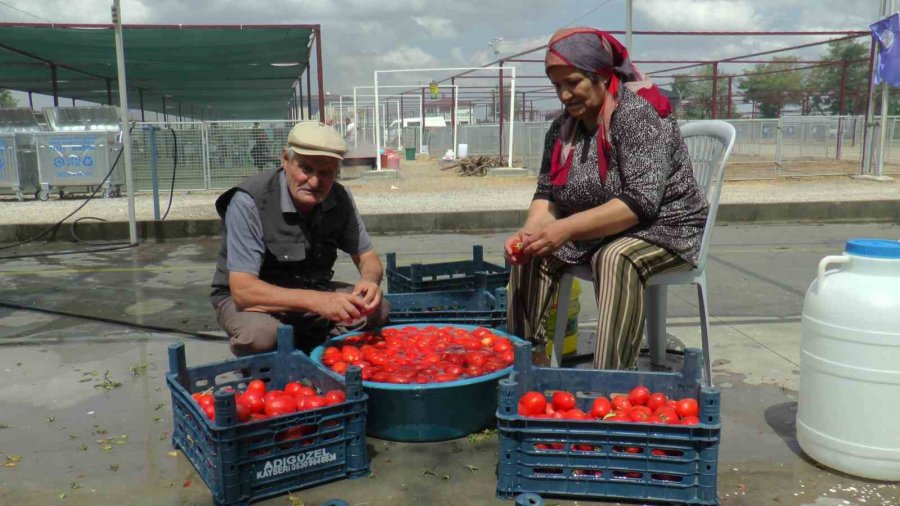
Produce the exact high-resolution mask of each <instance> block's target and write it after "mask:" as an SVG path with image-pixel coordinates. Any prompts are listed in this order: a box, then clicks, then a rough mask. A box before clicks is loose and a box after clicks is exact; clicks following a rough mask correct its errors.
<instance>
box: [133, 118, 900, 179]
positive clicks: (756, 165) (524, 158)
mask: <svg viewBox="0 0 900 506" xmlns="http://www.w3.org/2000/svg"><path fill="white" fill-rule="evenodd" d="M898 120H900V118H897V117H891V118H889V119H888V121H887V130H886V132H885V137H886V143H885V165H884V173H885V174H886V175H898V174H900V138H898V137H900V129H898V128H896V126H897V122H898ZM728 121H729V122H730V123H731V124H732V125H734V127H735V129H736V130H737V139H736V141H735V147H734V151H733V153H732V156H731V160H730V162H729V167H728V170H727V172H726V174H727V175H728V179H731V180H737V179H766V178H775V177H785V176H788V177H799V176H821V175H850V174H858V173H859V166H860V157H861V156H862V143H863V132H864V119H863V118H862V117H859V116H840V117H839V116H797V117H792V116H788V117H784V118H779V119H733V120H728ZM292 126H293V122H291V121H283V120H273V121H218V122H217V121H207V122H181V123H153V122H146V123H136V124H135V127H134V129H133V130H132V143H133V144H132V146H133V149H132V156H133V160H134V174H135V183H136V188H137V189H138V190H139V191H149V190H151V189H152V188H153V171H154V166H155V171H156V178H157V184H158V187H159V188H160V190H165V189H168V188H169V186H170V185H171V184H172V178H173V173H174V180H175V189H177V190H197V189H226V188H230V187H231V186H234V185H235V184H237V183H238V182H240V181H241V180H242V179H244V178H245V177H247V176H249V175H251V174H255V173H257V172H259V171H261V170H264V169H267V168H271V167H275V166H277V165H278V164H280V156H281V148H282V146H283V144H284V142H285V141H286V139H287V135H288V132H289V131H290V128H291V127H292ZM549 127H550V122H534V123H522V122H517V123H516V124H515V126H514V134H513V135H514V137H513V164H514V166H521V167H525V168H527V169H529V170H531V171H532V172H534V173H537V172H538V171H539V170H540V164H541V158H542V156H543V149H544V136H545V135H546V133H547V130H548V129H549ZM504 130H507V125H504ZM507 132H508V130H507ZM507 132H504V136H503V152H504V154H505V152H506V150H507V149H508V144H507V143H508V142H509V138H508V137H507V135H508V133H507ZM373 133H374V130H373V128H371V127H368V128H361V129H360V131H359V132H358V135H359V139H360V140H359V142H360V145H363V144H370V143H371V142H372V140H373V139H372V138H373V137H374V134H373ZM396 135H397V134H396V130H395V131H394V132H392V134H391V137H390V140H391V143H390V144H388V147H389V148H391V149H395V148H396V142H397V137H396ZM400 135H401V137H400V139H401V145H402V146H404V147H416V150H417V152H420V153H421V152H423V151H422V150H420V149H419V127H418V126H411V127H406V128H403V129H402V130H401V133H400ZM457 136H458V144H466V145H467V148H468V153H469V154H470V155H497V154H498V153H499V152H500V132H499V127H498V125H497V124H479V125H460V126H459V127H458V129H457ZM879 136H880V123H878V125H877V126H876V128H875V129H874V134H873V139H874V145H875V146H876V148H877V145H878V142H877V141H878V138H879ZM422 141H423V144H424V148H425V152H427V153H429V154H430V155H431V156H432V157H436V158H437V157H441V156H443V155H444V153H446V152H447V150H449V149H452V148H453V129H452V128H451V127H443V128H430V127H427V128H425V131H424V132H423V134H422ZM348 142H349V143H350V144H351V145H352V142H353V139H352V136H350V138H349V140H348ZM176 144H177V149H176ZM895 144H896V145H898V149H893V146H894V145H895ZM876 151H877V149H876ZM176 152H177V162H178V164H177V169H176V167H175V159H176ZM154 162H155V163H154Z"/></svg>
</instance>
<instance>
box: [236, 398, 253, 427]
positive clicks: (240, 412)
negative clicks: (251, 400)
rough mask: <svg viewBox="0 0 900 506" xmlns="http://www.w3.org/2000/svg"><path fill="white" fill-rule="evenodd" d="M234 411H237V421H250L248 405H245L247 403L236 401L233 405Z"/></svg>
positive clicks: (240, 400)
mask: <svg viewBox="0 0 900 506" xmlns="http://www.w3.org/2000/svg"><path fill="white" fill-rule="evenodd" d="M235 409H237V417H238V421H239V422H241V423H243V422H246V421H247V420H249V419H250V413H251V410H250V405H249V404H247V401H245V400H242V399H238V400H237V402H236V403H235Z"/></svg>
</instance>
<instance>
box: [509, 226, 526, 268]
mask: <svg viewBox="0 0 900 506" xmlns="http://www.w3.org/2000/svg"><path fill="white" fill-rule="evenodd" d="M525 237H526V233H525V232H524V231H522V230H519V231H518V232H516V233H515V234H513V235H511V236H509V238H508V239H506V242H505V243H503V256H504V258H506V261H507V262H509V263H511V264H514V265H517V264H524V263H527V262H528V256H526V255H525V254H524V253H523V252H522V248H523V247H524V246H523V244H524V242H525Z"/></svg>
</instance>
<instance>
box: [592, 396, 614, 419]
mask: <svg viewBox="0 0 900 506" xmlns="http://www.w3.org/2000/svg"><path fill="white" fill-rule="evenodd" d="M611 409H612V404H611V403H610V402H609V399H607V398H606V397H597V398H596V399H594V403H593V404H592V405H591V417H592V418H603V417H604V416H606V414H607V413H609V412H610V410H611Z"/></svg>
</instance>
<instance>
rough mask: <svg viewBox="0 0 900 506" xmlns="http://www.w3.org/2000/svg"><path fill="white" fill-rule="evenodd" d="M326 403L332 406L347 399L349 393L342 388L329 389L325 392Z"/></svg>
mask: <svg viewBox="0 0 900 506" xmlns="http://www.w3.org/2000/svg"><path fill="white" fill-rule="evenodd" d="M324 397H325V404H327V405H329V406H331V405H332V404H340V403H342V402H344V401H345V400H347V395H346V394H344V392H342V391H340V390H329V391H327V392H325V395H324Z"/></svg>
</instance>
